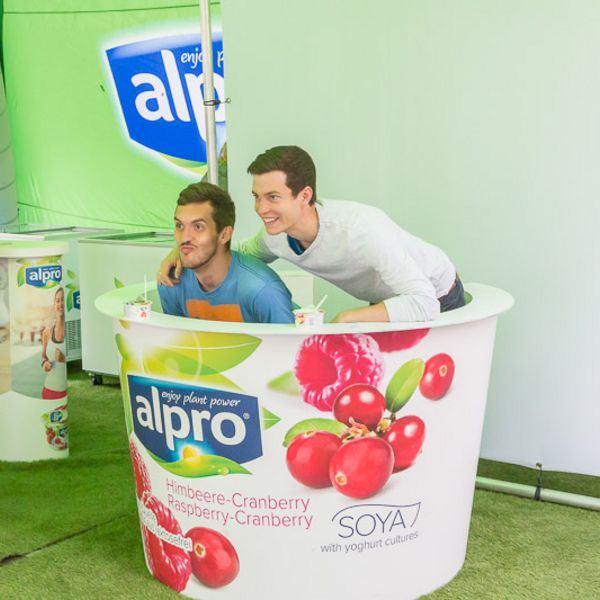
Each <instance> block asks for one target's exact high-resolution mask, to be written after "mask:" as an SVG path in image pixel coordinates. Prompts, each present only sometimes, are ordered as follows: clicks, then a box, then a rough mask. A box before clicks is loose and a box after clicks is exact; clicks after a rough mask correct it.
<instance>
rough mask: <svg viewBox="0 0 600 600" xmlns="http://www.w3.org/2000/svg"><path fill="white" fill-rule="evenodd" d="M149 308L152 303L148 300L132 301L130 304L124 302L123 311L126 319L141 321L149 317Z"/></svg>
mask: <svg viewBox="0 0 600 600" xmlns="http://www.w3.org/2000/svg"><path fill="white" fill-rule="evenodd" d="M151 307H152V302H151V301H150V300H132V301H131V302H125V305H124V308H123V310H124V312H125V317H126V318H128V319H135V320H136V321H143V320H144V319H147V318H148V317H149V316H150V309H151Z"/></svg>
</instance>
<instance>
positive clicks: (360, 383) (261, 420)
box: [96, 284, 513, 600]
mask: <svg viewBox="0 0 600 600" xmlns="http://www.w3.org/2000/svg"><path fill="white" fill-rule="evenodd" d="M468 289H469V292H470V293H471V294H472V297H473V299H472V301H471V302H470V303H469V304H468V305H467V306H466V307H464V308H461V309H459V310H456V311H452V312H450V313H445V314H443V315H442V316H441V317H440V318H439V319H438V320H436V321H435V322H431V323H421V324H414V323H402V324H401V323H395V324H366V323H365V324H352V325H341V324H340V325H323V326H320V327H318V328H310V329H308V330H306V329H302V328H298V327H294V326H293V325H261V324H244V323H219V322H208V321H200V320H191V319H184V318H179V317H170V316H167V315H163V314H160V313H155V312H153V313H152V315H151V316H150V318H149V319H148V320H146V321H141V322H140V321H133V320H126V319H125V318H124V315H123V305H124V303H125V302H127V301H128V300H131V299H132V298H134V297H136V296H137V295H138V294H140V292H142V287H141V286H131V287H127V288H121V289H118V290H114V291H111V292H109V293H107V294H104V295H103V296H101V297H100V298H98V300H97V301H96V305H97V307H98V308H99V310H100V311H101V312H103V313H105V314H108V315H110V316H112V317H113V318H114V325H115V339H116V347H117V348H118V352H119V355H120V360H121V385H122V389H123V400H124V405H125V418H126V422H127V431H128V434H129V447H130V451H131V458H132V463H133V471H134V476H135V486H136V494H137V498H138V510H139V515H140V522H141V530H142V540H143V544H144V551H145V555H146V562H147V565H148V568H149V570H150V571H151V572H152V574H153V575H154V576H155V577H156V578H157V579H159V580H160V581H162V582H163V583H165V584H166V585H168V586H170V587H171V588H173V589H175V590H177V591H178V592H182V593H183V594H185V595H186V596H189V597H192V598H202V599H204V600H210V599H211V598H222V599H224V600H239V598H248V599H250V600H252V599H256V600H258V599H260V600H276V599H277V600H279V599H280V598H286V599H302V600H304V599H305V598H315V599H321V598H333V597H336V596H337V595H339V594H340V593H343V595H344V597H345V598H348V599H351V600H358V599H359V598H360V599H362V598H382V599H392V598H393V599H395V600H396V599H399V598H416V597H418V596H421V595H422V594H426V593H428V592H431V591H433V590H434V589H436V588H438V587H440V586H442V585H444V584H445V583H447V582H448V581H450V580H451V579H452V578H453V577H454V576H455V575H456V573H457V572H458V571H459V570H460V568H461V566H462V564H463V561H464V557H465V552H466V545H467V537H468V531H469V520H470V514H471V506H472V500H473V487H474V481H475V474H476V467H477V459H478V454H479V442H480V438H481V431H482V424H483V416H484V409H485V401H486V395H487V388H488V380H489V374H490V367H491V362H492V349H493V343H494V334H495V330H496V320H497V315H498V314H500V313H502V312H504V311H506V310H508V309H509V308H510V306H511V305H512V303H513V299H512V298H511V297H510V296H509V295H508V294H507V293H506V292H503V291H502V290H498V289H494V288H491V287H487V286H484V285H478V284H471V285H470V286H468ZM156 305H157V304H156V303H155V304H154V306H156ZM342 590H343V592H342Z"/></svg>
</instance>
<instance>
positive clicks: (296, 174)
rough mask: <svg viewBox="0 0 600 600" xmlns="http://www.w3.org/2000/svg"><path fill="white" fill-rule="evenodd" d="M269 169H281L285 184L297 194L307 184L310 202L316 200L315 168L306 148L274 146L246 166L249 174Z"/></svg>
mask: <svg viewBox="0 0 600 600" xmlns="http://www.w3.org/2000/svg"><path fill="white" fill-rule="evenodd" d="M271 171H283V172H284V173H285V175H286V185H287V186H288V187H289V188H290V189H291V190H292V194H294V196H297V195H298V194H299V193H300V191H301V190H303V189H304V188H305V187H306V186H307V185H308V186H310V187H311V188H312V191H313V195H312V199H311V201H310V204H314V203H315V202H316V201H317V170H316V168H315V163H314V162H313V159H312V158H311V157H310V155H309V154H308V152H306V150H302V148H299V147H298V146H275V147H274V148H270V149H269V150H267V151H266V152H263V153H262V154H259V155H258V156H257V157H256V158H255V159H254V160H253V161H252V162H251V163H250V166H249V167H248V173H250V175H262V174H263V173H269V172H271Z"/></svg>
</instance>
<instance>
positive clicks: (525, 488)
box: [476, 477, 600, 510]
mask: <svg viewBox="0 0 600 600" xmlns="http://www.w3.org/2000/svg"><path fill="white" fill-rule="evenodd" d="M476 487H477V488H478V489H480V490H488V491H491V492H502V493H504V494H512V495H513V496H522V497H523V498H537V499H538V500H542V501H543V502H554V503H556V504H566V505H568V506H575V507H577V508H587V509H589V510H600V498H594V497H593V496H583V495H581V494H571V493H570V492H559V491H557V490H547V489H545V488H540V489H539V492H538V494H536V491H537V490H538V488H536V487H535V486H534V485H524V484H522V483H512V482H511V481H501V480H500V479H488V478H487V477H477V479H476Z"/></svg>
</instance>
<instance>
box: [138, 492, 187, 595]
mask: <svg viewBox="0 0 600 600" xmlns="http://www.w3.org/2000/svg"><path fill="white" fill-rule="evenodd" d="M142 501H143V503H144V506H145V507H146V508H148V509H150V510H151V511H152V512H153V513H154V516H155V517H156V522H157V524H158V525H159V526H160V527H162V528H163V529H164V530H165V531H167V532H169V533H173V534H175V535H181V527H180V526H179V523H178V522H177V520H176V519H175V517H174V516H173V513H172V512H171V511H170V510H169V509H168V508H167V507H166V506H165V505H164V504H163V503H162V502H161V501H160V500H158V499H157V498H155V497H154V496H152V495H151V494H149V493H148V492H146V493H145V494H144V496H143V499H142ZM182 537H183V536H182ZM142 539H143V540H144V548H145V549H146V558H147V560H148V564H149V566H150V570H151V571H152V574H153V575H154V577H156V578H157V579H158V580H159V581H161V582H162V583H164V584H165V585H168V586H169V587H171V588H173V589H174V590H176V591H177V592H181V591H182V590H183V589H184V588H185V586H186V585H187V582H188V579H189V578H190V574H191V573H192V564H191V561H190V557H189V556H188V553H187V552H186V551H185V550H184V549H183V548H179V547H178V546H174V545H172V544H169V543H168V542H165V541H164V540H162V539H161V538H160V537H158V536H157V535H156V534H154V533H152V532H151V531H150V530H149V529H148V528H147V527H146V526H145V525H143V526H142Z"/></svg>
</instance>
